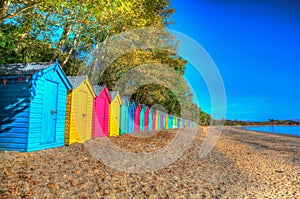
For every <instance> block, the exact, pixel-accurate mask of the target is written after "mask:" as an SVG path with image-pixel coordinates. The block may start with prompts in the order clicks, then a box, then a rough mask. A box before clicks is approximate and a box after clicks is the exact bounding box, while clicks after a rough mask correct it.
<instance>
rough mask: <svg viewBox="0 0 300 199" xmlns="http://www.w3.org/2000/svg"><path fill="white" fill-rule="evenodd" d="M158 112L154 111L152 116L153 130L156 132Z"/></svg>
mask: <svg viewBox="0 0 300 199" xmlns="http://www.w3.org/2000/svg"><path fill="white" fill-rule="evenodd" d="M156 114H157V112H156V110H153V114H152V130H153V131H155V130H157V123H156Z"/></svg>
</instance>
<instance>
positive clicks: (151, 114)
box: [148, 108, 153, 131]
mask: <svg viewBox="0 0 300 199" xmlns="http://www.w3.org/2000/svg"><path fill="white" fill-rule="evenodd" d="M152 121H153V110H152V108H150V109H149V121H148V130H149V131H151V130H152V127H153V123H152Z"/></svg>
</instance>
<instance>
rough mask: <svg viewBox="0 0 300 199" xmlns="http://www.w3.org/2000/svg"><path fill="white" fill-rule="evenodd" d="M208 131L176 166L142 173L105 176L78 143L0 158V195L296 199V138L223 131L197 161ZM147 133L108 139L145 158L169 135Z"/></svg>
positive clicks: (299, 168) (299, 154)
mask: <svg viewBox="0 0 300 199" xmlns="http://www.w3.org/2000/svg"><path fill="white" fill-rule="evenodd" d="M210 128H213V127H210ZM209 130H210V129H209V128H201V127H199V131H198V133H197V135H196V137H195V139H194V141H193V143H192V145H191V146H190V147H189V148H188V149H187V150H186V151H185V153H184V154H183V155H182V156H181V157H180V158H179V159H177V160H176V161H175V162H173V163H172V164H170V165H169V166H166V167H164V168H161V169H158V170H156V171H153V172H146V173H126V172H121V171H118V170H115V169H112V168H110V167H108V166H106V165H105V164H103V163H102V162H101V160H97V159H96V158H95V157H93V156H91V154H90V153H89V152H88V150H87V149H86V148H85V147H84V145H83V144H78V143H76V144H72V145H70V146H68V147H61V148H57V149H49V150H45V151H37V152H31V153H20V152H9V153H0V160H1V162H3V164H1V165H0V169H1V171H2V173H0V179H1V181H2V183H1V185H0V196H1V197H2V198H20V197H22V198H32V197H33V196H38V197H56V198H70V197H82V198H95V197H96V198H99V197H101V198H124V197H125V198H141V197H142V198H152V199H153V198H197V199H198V198H263V197H268V198H300V138H299V137H292V136H286V135H284V136H282V135H278V134H271V133H262V132H255V131H247V130H241V129H238V128H234V127H224V128H223V130H222V133H221V135H220V137H219V139H218V141H217V143H216V145H215V146H214V148H213V150H212V151H211V152H210V153H209V154H208V155H207V156H205V157H204V158H202V159H199V151H200V149H201V145H202V143H203V141H204V140H205V137H206V135H207V133H208V131H209ZM151 133H152V137H148V138H141V137H138V138H136V137H132V136H129V135H127V136H120V137H114V138H111V140H112V143H113V144H115V145H116V146H120V148H122V149H124V150H126V149H127V150H129V151H135V152H137V151H139V152H143V151H145V152H147V151H148V152H149V151H152V149H153V150H156V149H158V148H161V147H164V146H165V145H167V144H168V143H169V142H170V141H171V140H172V139H173V137H174V136H175V134H176V130H172V131H168V132H166V131H161V132H159V133H157V134H155V135H153V132H151ZM143 134H147V133H143ZM100 141H101V140H100V139H99V140H94V142H100ZM150 149H151V150H150Z"/></svg>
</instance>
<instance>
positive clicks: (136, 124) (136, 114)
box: [134, 104, 142, 132]
mask: <svg viewBox="0 0 300 199" xmlns="http://www.w3.org/2000/svg"><path fill="white" fill-rule="evenodd" d="M141 110H142V107H141V105H140V104H138V105H137V107H136V109H135V112H134V132H139V131H140V114H141Z"/></svg>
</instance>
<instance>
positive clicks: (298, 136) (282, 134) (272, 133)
mask: <svg viewBox="0 0 300 199" xmlns="http://www.w3.org/2000/svg"><path fill="white" fill-rule="evenodd" d="M277 126H281V125H277ZM284 126H286V125H283V127H284ZM232 127H233V128H238V129H240V130H243V131H249V132H256V133H264V134H266V133H267V134H271V135H280V136H289V137H295V138H300V135H292V134H284V133H280V132H278V133H274V132H268V131H258V130H250V129H244V128H243V127H261V126H241V127H240V128H239V126H232ZM262 127H265V126H262ZM287 127H290V126H287ZM296 127H300V126H298V125H297V126H296ZM299 133H300V132H299Z"/></svg>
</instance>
